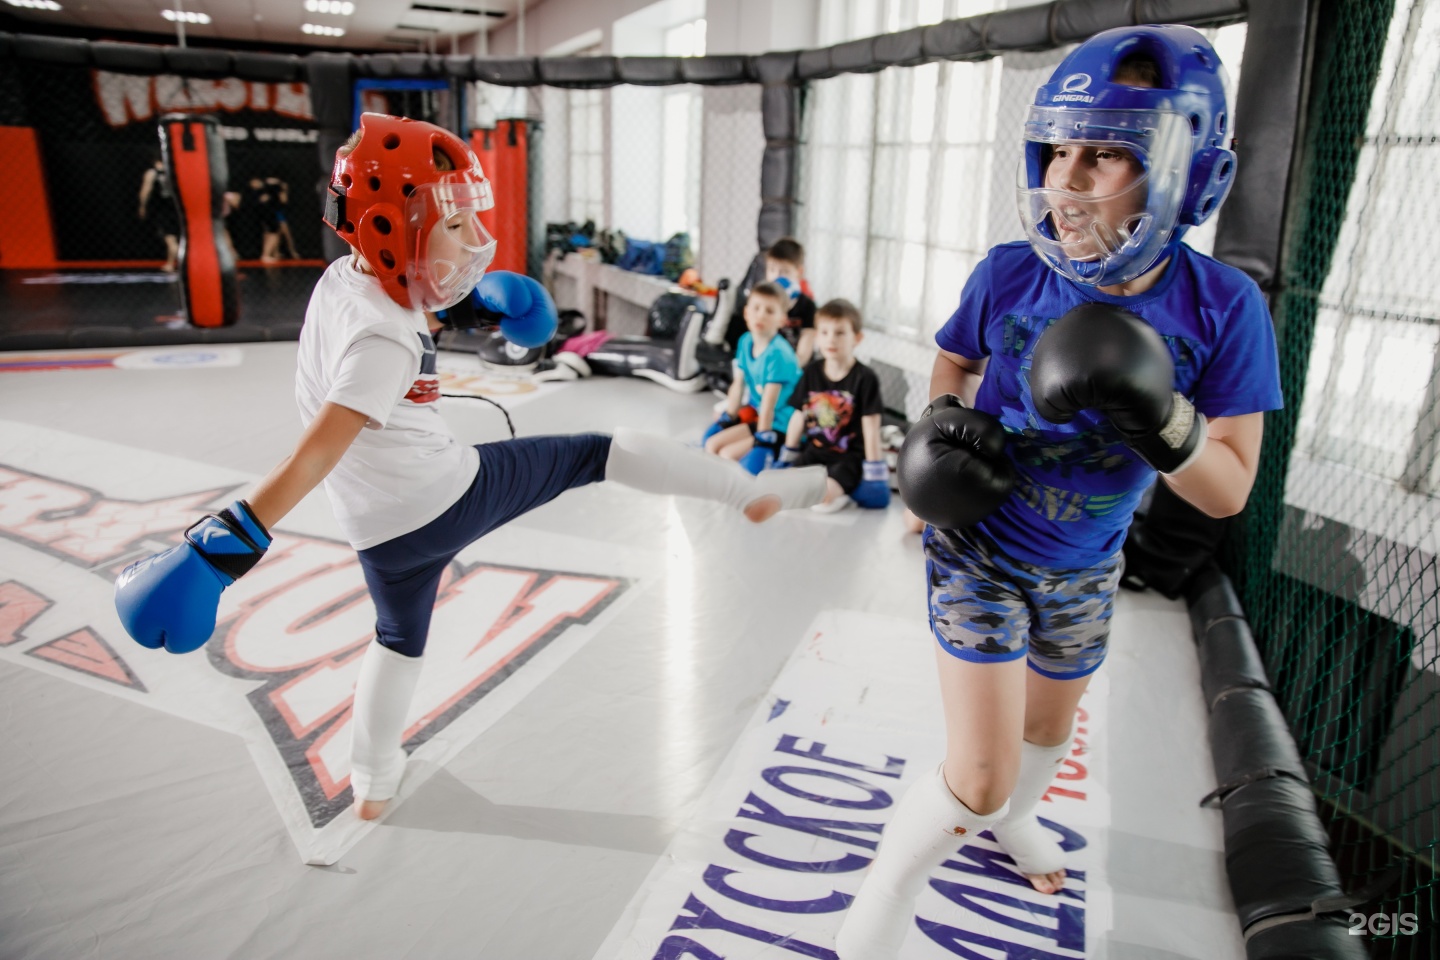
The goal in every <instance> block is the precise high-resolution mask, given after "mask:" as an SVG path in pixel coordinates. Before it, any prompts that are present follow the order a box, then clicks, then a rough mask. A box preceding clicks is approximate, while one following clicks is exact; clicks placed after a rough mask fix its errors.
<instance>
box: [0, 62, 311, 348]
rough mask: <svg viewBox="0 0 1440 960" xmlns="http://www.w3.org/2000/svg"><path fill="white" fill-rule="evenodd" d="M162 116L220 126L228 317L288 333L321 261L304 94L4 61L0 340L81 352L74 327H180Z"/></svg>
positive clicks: (0, 67) (0, 72) (290, 88)
mask: <svg viewBox="0 0 1440 960" xmlns="http://www.w3.org/2000/svg"><path fill="white" fill-rule="evenodd" d="M172 111H178V112H184V113H195V114H207V115H210V116H214V117H216V118H218V120H219V123H220V132H221V135H222V137H223V139H224V144H225V160H226V164H227V167H228V181H227V186H226V191H225V199H224V209H225V215H224V220H225V228H226V229H225V233H226V236H227V237H228V241H227V242H228V243H229V244H230V245H231V246H232V247H233V250H234V255H235V260H236V261H237V263H238V271H237V272H238V283H239V317H238V322H239V323H243V324H245V325H247V327H249V328H251V329H252V330H253V329H257V328H259V329H263V328H268V327H277V326H282V325H283V326H285V327H288V328H290V329H292V330H293V329H295V328H296V327H297V326H298V324H299V323H300V322H301V320H302V319H303V318H304V312H305V303H306V300H307V299H308V297H309V294H310V290H311V288H312V287H313V286H314V283H315V280H316V278H317V277H318V276H319V275H320V272H321V271H322V270H323V268H324V265H325V262H326V261H325V260H324V259H322V253H321V243H320V231H321V230H322V229H324V227H323V225H322V224H321V222H320V208H321V201H322V198H321V194H320V186H321V181H322V177H321V174H320V172H319V165H318V163H317V159H316V128H315V123H314V120H313V116H312V114H311V106H310V95H309V90H308V88H307V86H306V85H305V84H303V83H259V82H250V81H245V80H241V79H238V78H234V77H229V78H220V79H208V80H199V79H186V78H182V77H178V76H167V75H158V76H146V75H135V74H123V73H112V72H108V71H105V70H98V69H92V68H90V67H80V66H71V65H65V64H58V63H45V62H34V61H26V62H20V61H18V60H15V59H9V60H7V62H5V63H0V112H3V116H0V127H4V128H6V129H5V133H6V135H5V136H4V137H3V138H0V170H5V171H7V184H6V187H5V189H7V190H11V191H23V192H25V193H26V194H27V197H26V200H27V202H26V203H24V204H22V205H21V206H20V207H19V210H20V216H21V217H23V219H24V222H22V223H15V222H12V223H11V224H9V225H8V229H7V231H6V236H7V238H9V241H10V242H9V243H8V244H7V247H8V249H4V250H0V267H3V269H0V332H3V333H5V334H7V335H12V336H11V342H12V343H20V344H23V343H24V342H25V340H26V338H25V337H24V336H23V335H25V334H34V335H35V337H34V338H33V339H34V340H35V342H42V341H44V340H46V339H53V338H47V337H46V335H47V334H52V333H53V334H57V335H65V334H67V333H69V334H72V335H73V334H75V333H77V332H81V333H82V336H81V337H80V338H79V340H78V342H84V339H83V331H86V330H87V329H89V330H92V331H93V330H96V329H97V328H107V329H109V330H112V331H123V330H125V329H131V330H134V331H135V332H136V333H137V334H138V333H141V332H142V331H147V330H154V329H156V328H157V327H166V326H170V327H183V326H184V325H185V323H186V318H185V317H184V315H183V305H182V300H181V296H180V291H179V286H178V283H177V282H176V273H175V267H176V263H177V249H178V240H179V237H180V232H181V231H180V218H179V215H178V212H177V208H176V204H175V201H174V198H173V195H172V191H171V188H170V187H169V185H168V184H167V181H166V178H165V177H164V176H163V174H162V172H161V170H162V168H160V167H159V166H158V164H159V162H160V157H161V151H160V131H159V125H158V121H159V119H160V117H161V116H162V115H164V114H166V113H169V112H172ZM17 334H19V335H22V336H19V337H15V336H13V335H17ZM292 335H293V334H292ZM72 339H73V337H72ZM144 339H145V338H144V337H142V338H141V340H142V341H143V340H144Z"/></svg>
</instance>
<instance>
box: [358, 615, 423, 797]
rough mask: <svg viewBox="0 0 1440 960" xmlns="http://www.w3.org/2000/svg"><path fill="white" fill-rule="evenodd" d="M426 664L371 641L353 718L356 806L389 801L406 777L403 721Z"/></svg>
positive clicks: (361, 669)
mask: <svg viewBox="0 0 1440 960" xmlns="http://www.w3.org/2000/svg"><path fill="white" fill-rule="evenodd" d="M421 662H422V658H420V657H407V656H405V655H404V654H402V653H396V652H395V651H394V650H391V649H390V648H389V647H387V646H385V645H384V644H382V643H380V641H378V640H372V641H371V642H370V646H369V647H368V648H366V650H365V659H364V661H363V662H362V663H361V664H360V678H359V679H358V680H356V681H355V710H354V714H353V716H352V717H351V718H350V731H351V741H350V788H351V789H352V790H353V791H354V792H355V799H357V800H389V799H390V798H391V797H393V796H395V793H396V791H397V790H399V789H400V777H401V776H402V775H403V774H404V773H405V750H404V749H403V748H402V747H401V743H403V740H402V739H401V738H402V737H404V735H405V716H406V714H408V713H409V712H410V700H411V698H412V697H413V696H414V695H415V684H416V683H417V682H418V681H419V679H420V666H421Z"/></svg>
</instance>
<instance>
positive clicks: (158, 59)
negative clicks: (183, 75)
mask: <svg viewBox="0 0 1440 960" xmlns="http://www.w3.org/2000/svg"><path fill="white" fill-rule="evenodd" d="M90 54H91V57H92V58H93V60H94V63H95V66H97V67H99V68H100V69H101V70H110V71H112V72H114V73H143V74H148V75H154V74H157V73H164V72H165V48H164V47H150V46H146V45H145V44H143V43H109V42H107V41H104V40H97V41H95V42H94V43H92V44H90ZM224 60H225V65H226V66H227V67H228V66H229V64H230V58H229V57H228V56H226V57H224Z"/></svg>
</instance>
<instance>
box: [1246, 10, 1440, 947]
mask: <svg viewBox="0 0 1440 960" xmlns="http://www.w3.org/2000/svg"><path fill="white" fill-rule="evenodd" d="M1330 9H1331V11H1332V13H1333V16H1329V17H1325V18H1322V20H1321V23H1320V37H1319V40H1318V45H1317V55H1316V61H1315V78H1314V82H1313V87H1312V92H1311V101H1312V104H1313V106H1312V109H1311V113H1310V117H1311V126H1310V130H1309V134H1308V137H1307V139H1306V141H1305V143H1304V145H1303V153H1302V164H1303V168H1302V170H1301V178H1302V179H1301V182H1300V189H1299V192H1298V194H1297V197H1298V199H1297V200H1296V201H1295V203H1296V209H1295V211H1294V221H1293V228H1292V231H1291V235H1290V237H1291V240H1290V247H1289V252H1288V258H1287V263H1288V266H1287V269H1286V270H1285V272H1284V276H1283V281H1284V282H1283V287H1282V289H1281V292H1280V293H1279V295H1278V296H1277V297H1276V298H1275V302H1274V303H1273V313H1274V317H1275V322H1276V329H1277V334H1278V338H1279V346H1280V366H1281V370H1280V374H1281V379H1282V384H1283V388H1284V393H1285V400H1286V408H1285V409H1284V410H1283V411H1279V412H1277V413H1274V414H1271V415H1269V416H1267V419H1266V437H1265V446H1264V451H1263V454H1262V462H1261V466H1260V473H1259V477H1258V479H1257V481H1256V485H1255V490H1254V493H1253V494H1252V495H1251V498H1250V505H1249V508H1248V509H1247V511H1246V513H1245V515H1244V524H1243V527H1242V528H1241V532H1240V534H1239V535H1237V536H1234V537H1232V539H1231V542H1230V543H1229V545H1228V547H1227V558H1226V560H1227V562H1226V566H1227V568H1228V570H1229V572H1230V573H1231V576H1232V577H1233V578H1234V580H1235V583H1236V585H1237V587H1238V589H1239V591H1240V595H1241V597H1242V600H1243V602H1244V605H1245V609H1246V612H1247V614H1248V616H1249V618H1250V621H1251V624H1252V626H1253V629H1254V634H1255V637H1256V640H1257V643H1258V644H1259V645H1260V648H1261V652H1262V655H1263V657H1264V659H1265V663H1266V667H1267V670H1268V672H1269V674H1270V678H1271V682H1272V684H1273V685H1274V690H1275V696H1276V698H1277V699H1278V701H1279V702H1280V704H1281V705H1282V707H1283V708H1284V710H1285V712H1286V715H1287V717H1288V718H1289V721H1290V723H1291V726H1292V729H1293V731H1294V734H1295V739H1296V742H1297V744H1298V745H1299V747H1300V750H1301V753H1302V755H1303V756H1305V757H1306V759H1307V761H1308V763H1309V765H1310V766H1311V767H1312V769H1313V773H1314V785H1315V789H1316V791H1317V794H1318V796H1319V797H1320V799H1321V801H1322V803H1321V807H1322V816H1324V817H1326V818H1327V819H1328V821H1329V824H1330V827H1331V833H1332V837H1333V841H1334V843H1333V851H1332V852H1333V853H1334V855H1335V858H1336V861H1337V863H1338V865H1339V866H1340V868H1341V871H1342V874H1343V875H1344V876H1345V878H1346V886H1347V888H1350V889H1356V888H1362V887H1363V886H1364V885H1367V884H1377V885H1378V886H1380V887H1385V888H1386V891H1387V892H1386V893H1385V894H1384V896H1383V897H1382V898H1380V899H1378V900H1376V901H1375V902H1374V903H1373V904H1371V905H1367V906H1366V907H1364V908H1357V909H1363V910H1364V911H1365V912H1366V914H1367V915H1369V914H1374V913H1381V914H1384V915H1386V916H1387V917H1389V918H1390V922H1388V923H1386V924H1381V925H1379V926H1377V925H1376V924H1374V923H1370V924H1369V925H1368V926H1367V927H1366V931H1367V933H1369V934H1371V936H1372V938H1373V941H1374V946H1373V949H1375V950H1376V951H1377V954H1376V955H1379V956H1385V957H1416V958H1418V957H1433V956H1436V955H1437V954H1436V949H1437V947H1436V942H1435V926H1436V921H1437V919H1440V915H1437V910H1436V883H1435V876H1434V855H1435V850H1436V842H1437V838H1440V676H1437V667H1440V635H1437V624H1440V597H1437V593H1436V588H1437V576H1436V561H1435V557H1436V552H1437V535H1440V523H1437V521H1440V502H1437V500H1436V493H1437V483H1440V477H1437V471H1436V450H1437V448H1436V427H1437V422H1440V406H1437V390H1440V379H1437V375H1436V374H1437V365H1440V352H1437V346H1440V322H1437V321H1440V287H1437V285H1436V282H1435V257H1436V252H1437V245H1436V241H1435V237H1436V233H1435V224H1436V223H1437V218H1440V199H1437V194H1436V191H1435V189H1434V187H1433V185H1432V184H1433V182H1434V180H1435V177H1436V176H1437V174H1440V107H1437V94H1440V88H1437V86H1436V77H1437V76H1440V74H1437V72H1436V67H1437V61H1440V0H1351V2H1342V3H1335V4H1332V5H1331V7H1330ZM1387 878H1388V881H1387ZM1407 917H1408V920H1407ZM1381 927H1385V928H1386V929H1384V930H1382V929H1380V928H1381ZM1417 927H1418V932H1417V931H1416V928H1417Z"/></svg>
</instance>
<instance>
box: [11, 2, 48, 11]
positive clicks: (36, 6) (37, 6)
mask: <svg viewBox="0 0 1440 960" xmlns="http://www.w3.org/2000/svg"><path fill="white" fill-rule="evenodd" d="M5 2H6V3H8V4H10V6H12V7H27V8H29V9H31V10H59V9H60V4H58V3H56V2H55V0H5Z"/></svg>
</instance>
